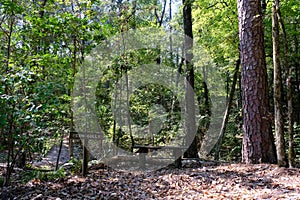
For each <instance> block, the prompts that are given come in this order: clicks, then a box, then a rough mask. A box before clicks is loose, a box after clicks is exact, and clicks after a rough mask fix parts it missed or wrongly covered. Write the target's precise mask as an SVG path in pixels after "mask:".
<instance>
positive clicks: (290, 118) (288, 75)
mask: <svg viewBox="0 0 300 200" xmlns="http://www.w3.org/2000/svg"><path fill="white" fill-rule="evenodd" d="M277 5H278V7H277V17H278V22H279V25H280V27H281V30H282V35H283V49H284V50H283V52H284V56H283V63H284V66H285V67H286V86H287V104H288V111H287V112H288V135H289V151H288V164H289V167H294V162H295V152H294V119H293V116H294V108H293V95H292V93H293V87H292V68H291V67H290V65H289V62H288V40H287V35H286V30H285V26H284V22H283V20H282V17H281V12H280V6H279V5H280V4H279V0H278V4H277Z"/></svg>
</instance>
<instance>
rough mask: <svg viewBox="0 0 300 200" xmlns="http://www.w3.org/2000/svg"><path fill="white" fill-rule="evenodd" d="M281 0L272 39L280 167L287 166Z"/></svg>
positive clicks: (274, 9)
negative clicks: (279, 13)
mask: <svg viewBox="0 0 300 200" xmlns="http://www.w3.org/2000/svg"><path fill="white" fill-rule="evenodd" d="M278 6H279V1H276V0H275V1H274V3H273V7H272V39H273V65H274V119H275V136H276V153H277V164H278V165H279V166H280V167H283V166H286V164H287V163H286V156H285V144H284V122H283V112H282V107H283V103H282V95H281V90H282V80H281V65H280V52H279V23H278V18H277V8H278Z"/></svg>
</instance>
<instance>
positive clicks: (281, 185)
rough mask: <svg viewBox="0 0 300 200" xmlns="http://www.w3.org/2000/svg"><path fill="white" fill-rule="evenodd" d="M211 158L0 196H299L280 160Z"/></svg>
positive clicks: (103, 172) (100, 173)
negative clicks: (247, 162) (219, 160)
mask: <svg viewBox="0 0 300 200" xmlns="http://www.w3.org/2000/svg"><path fill="white" fill-rule="evenodd" d="M211 163H212V162H201V163H200V162H197V163H196V162H194V163H192V164H185V165H184V166H183V168H181V169H175V168H172V167H167V168H163V169H160V170H157V171H149V172H137V171H136V172H125V171H120V170H113V169H109V168H106V169H97V168H95V166H94V167H93V168H92V169H90V170H89V174H88V175H87V176H86V177H82V176H80V175H69V176H67V177H65V178H57V179H54V180H52V181H43V180H40V179H37V178H34V179H31V180H30V181H28V182H26V183H17V184H14V185H11V186H9V187H4V188H1V189H0V199H22V200H26V199H32V200H38V199H50V200H51V199H53V200H54V199H55V200H59V199H300V171H299V169H296V168H290V169H286V168H279V167H277V166H276V165H268V164H259V165H245V164H230V163H223V164H217V165H215V164H214V165H212V164H211Z"/></svg>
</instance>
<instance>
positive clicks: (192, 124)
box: [182, 0, 199, 158]
mask: <svg viewBox="0 0 300 200" xmlns="http://www.w3.org/2000/svg"><path fill="white" fill-rule="evenodd" d="M182 3H183V27H184V34H185V40H184V56H185V66H186V82H185V85H186V94H185V99H186V101H185V132H186V136H187V138H186V142H187V143H188V144H191V145H190V146H189V148H188V149H187V151H186V152H185V155H184V156H185V157H188V158H197V157H199V156H198V149H197V137H195V136H196V132H197V130H196V120H195V98H194V67H193V64H192V59H193V52H192V49H193V27H192V5H191V4H192V3H191V1H190V0H183V2H182Z"/></svg>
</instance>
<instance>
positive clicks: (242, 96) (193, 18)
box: [0, 0, 300, 184]
mask: <svg viewBox="0 0 300 200" xmlns="http://www.w3.org/2000/svg"><path fill="white" fill-rule="evenodd" d="M247 2H248V3H247ZM299 16H300V2H299V1H298V0H282V1H280V2H279V1H277V0H276V1H274V2H273V1H267V2H266V1H258V0H252V1H243V0H239V1H238V2H237V1H235V0H219V1H215V0H213V1H212V0H209V1H208V0H201V1H200V0H199V1H198V0H194V1H189V0H186V1H183V2H179V1H175V0H173V1H171V0H170V1H167V0H161V1H157V0H139V1H135V0H118V1H109V0H104V1H103V0H102V1H100V0H30V1H22V0H0V41H1V46H0V48H1V54H0V60H1V68H0V78H1V79H0V81H1V83H0V86H1V87H0V94H1V95H0V144H1V146H0V155H1V159H0V162H3V163H6V165H7V167H6V173H5V175H3V180H2V181H1V182H3V183H4V184H7V183H8V180H9V177H10V175H11V173H12V171H13V168H14V167H28V168H30V167H31V163H32V161H33V160H36V159H38V157H42V156H44V155H45V154H46V153H47V152H48V151H49V149H50V148H51V145H52V144H53V141H56V142H57V141H58V142H60V141H62V140H63V138H67V137H68V136H69V134H70V132H72V131H74V127H73V113H72V107H71V105H72V104H71V103H72V101H73V100H72V98H71V95H72V89H73V84H74V81H75V76H76V74H77V72H78V71H79V70H80V67H82V65H83V64H84V61H85V58H86V57H87V56H88V55H89V54H90V53H91V51H92V50H93V48H94V47H96V46H98V45H101V42H103V41H105V40H107V39H109V38H111V37H112V36H114V35H117V34H120V33H123V32H126V31H129V30H132V29H137V30H138V29H141V28H146V27H147V28H149V27H154V28H160V29H164V30H167V31H171V32H175V31H181V32H183V33H184V34H186V35H187V36H189V37H190V38H193V43H192V45H191V44H187V43H186V44H185V45H186V47H188V48H186V49H184V48H183V49H178V52H181V53H183V54H190V55H186V56H190V57H191V58H194V60H195V61H194V62H193V63H189V62H187V61H186V60H183V59H182V57H180V56H181V55H179V56H178V55H176V54H174V53H173V52H175V50H174V51H173V52H171V53H170V52H163V51H160V49H152V50H145V49H140V50H137V51H135V52H128V54H126V55H124V57H123V58H119V57H116V58H114V61H113V65H111V66H105V67H107V69H106V71H105V73H104V74H103V75H102V76H101V77H99V85H98V88H97V92H96V96H97V102H96V103H95V107H96V110H97V115H98V117H99V123H100V124H101V127H102V128H104V130H103V132H104V134H105V135H106V136H107V137H108V138H110V139H111V141H113V142H114V143H115V144H116V145H117V146H119V147H121V148H123V149H125V150H128V151H131V146H132V145H133V144H134V143H137V144H141V143H142V144H145V145H146V144H147V145H163V144H165V143H166V142H168V141H170V140H172V138H174V137H175V136H176V132H177V131H178V129H179V128H178V126H177V124H178V121H180V120H181V119H180V115H179V114H178V113H179V112H180V110H179V107H178V105H176V101H174V102H175V103H174V104H169V103H170V102H168V100H169V101H170V99H173V93H172V91H170V90H168V89H166V88H163V87H161V86H157V85H148V86H146V87H144V88H139V89H140V91H137V92H136V93H133V95H132V96H131V97H130V99H128V98H127V99H126V98H125V94H126V93H125V92H124V93H122V91H121V92H120V93H119V94H117V97H116V95H115V94H112V91H114V90H113V88H114V86H115V83H116V82H117V81H118V79H119V78H120V77H121V76H122V75H124V74H126V73H127V72H129V71H130V70H131V69H133V68H134V67H138V66H140V65H143V64H147V63H151V62H155V63H156V64H164V65H165V66H168V67H170V68H172V69H174V70H175V71H178V72H179V73H180V74H182V76H184V77H186V79H187V80H188V81H189V83H190V84H191V85H192V86H193V88H194V94H195V95H196V98H195V99H196V101H197V102H198V103H199V112H200V113H201V115H202V118H201V120H199V127H198V130H196V128H195V127H192V128H190V129H189V128H186V127H185V128H186V131H195V130H196V132H197V134H196V137H195V139H194V141H193V142H192V145H191V147H190V148H189V150H188V151H187V153H186V154H185V156H186V157H197V156H198V152H199V151H200V149H201V146H202V145H203V144H202V141H203V139H204V138H205V137H206V136H205V135H206V131H207V129H208V127H209V122H210V120H211V106H212V105H211V99H210V97H211V95H212V94H211V93H210V92H213V91H209V90H208V89H207V85H206V82H207V81H208V80H210V81H215V83H216V84H222V85H223V88H224V92H223V93H221V94H218V95H219V96H221V97H224V98H226V100H227V102H226V103H227V104H228V106H227V111H228V112H225V113H227V114H228V115H226V114H224V113H223V114H222V115H220V116H218V117H219V118H223V119H224V123H223V126H222V128H223V129H221V130H219V131H220V134H219V133H217V134H216V136H219V137H217V138H215V140H216V141H217V143H216V145H215V146H214V148H212V149H210V150H211V151H210V152H206V153H207V154H206V155H203V154H201V152H200V155H201V156H205V158H206V159H218V160H222V161H238V162H241V161H243V162H246V163H261V162H269V163H270V162H271V163H278V164H279V165H280V166H288V165H289V166H290V167H292V166H299V159H300V106H299V105H300V50H299V41H300V37H299V31H300V25H299V24H300V18H299ZM239 27H240V28H239ZM157 34H160V33H159V32H158V33H157ZM145 40H147V38H145ZM185 42H187V41H185ZM189 45H190V46H189ZM192 48H193V52H192V53H191V51H189V50H190V49H192ZM176 51H177V50H176ZM212 66H214V67H215V68H217V69H218V72H219V73H221V74H222V77H223V80H224V81H222V82H220V80H215V77H212V76H213V75H211V76H209V74H211V73H209V72H210V69H211V68H212ZM215 68H214V69H215ZM197 70H199V71H201V73H197ZM206 74H207V76H205V75H206ZM124 90H126V85H125V86H124ZM118 95H119V96H118ZM122 95H123V96H122ZM112 97H116V100H120V99H121V100H122V99H123V100H124V99H126V100H127V102H129V103H130V112H131V115H132V116H131V117H132V118H133V121H134V123H135V124H138V125H140V126H149V127H150V124H151V122H153V120H152V121H151V120H150V118H151V117H152V119H159V117H160V112H159V111H155V112H154V113H152V114H153V115H152V116H151V115H150V114H151V112H150V111H153V110H151V109H152V108H151V106H152V105H153V104H155V103H157V102H159V103H160V104H162V105H163V107H164V109H166V110H167V111H168V112H170V113H171V114H169V115H168V116H166V118H165V119H166V121H167V123H166V124H167V126H165V127H164V128H162V129H161V130H160V131H159V132H158V134H157V135H156V136H155V137H154V136H150V137H147V138H143V139H142V140H141V141H139V139H138V138H139V137H137V135H134V133H132V132H131V131H124V130H125V128H124V127H122V126H121V127H120V126H119V125H118V124H116V122H115V120H114V119H115V118H114V116H115V115H116V114H118V113H114V112H113V109H112V108H111V101H113V99H111V98H112ZM118 98H119V99H118ZM192 99H194V98H192ZM164 100H167V101H166V102H164ZM128 105H129V104H128ZM257 109H258V110H259V111H257ZM171 110H172V112H171ZM187 110H188V108H187ZM119 114H120V113H119ZM121 114H122V113H121ZM123 114H124V113H123ZM190 116H192V117H193V114H191V115H190ZM127 126H128V124H127ZM129 126H131V125H130V124H129ZM188 127H191V126H190V125H188ZM133 128H134V127H133ZM154 129H155V127H154ZM126 130H127V129H126ZM150 132H151V130H150ZM243 133H244V134H243ZM54 143H55V142H54ZM242 146H243V147H242ZM242 149H243V153H242ZM4 177H5V178H4ZM1 182H0V183H1Z"/></svg>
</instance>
